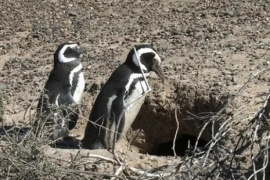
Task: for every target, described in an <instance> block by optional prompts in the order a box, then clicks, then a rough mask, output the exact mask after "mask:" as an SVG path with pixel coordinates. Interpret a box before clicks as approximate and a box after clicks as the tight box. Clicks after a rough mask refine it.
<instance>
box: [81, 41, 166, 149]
mask: <svg viewBox="0 0 270 180" xmlns="http://www.w3.org/2000/svg"><path fill="white" fill-rule="evenodd" d="M135 49H136V50H135ZM160 64H161V58H160V56H159V55H158V53H157V51H156V50H155V49H154V48H153V47H152V46H151V45H145V44H143V45H137V46H135V48H133V49H132V50H131V51H130V52H129V54H128V56H127V58H126V61H125V62H124V63H123V64H121V65H120V66H119V67H118V68H117V69H116V70H115V71H114V72H113V73H112V75H111V77H110V78H109V80H108V81H107V82H106V83H105V85H104V86H103V88H102V89H101V91H100V93H99V95H98V96H97V98H96V101H95V103H94V106H93V109H92V111H91V114H90V117H89V121H88V124H87V127H86V130H85V133H84V138H83V140H82V145H83V148H86V149H113V147H114V145H115V143H116V142H117V141H118V140H119V138H120V137H121V135H125V133H126V132H127V130H128V129H129V128H130V126H131V124H132V123H133V121H134V119H135V118H136V116H137V114H138V112H139V110H140V108H141V106H142V104H143V103H144V100H145V95H146V93H147V92H148V91H149V90H150V89H149V88H150V87H149V85H148V82H147V76H149V72H150V71H154V72H155V73H156V74H157V75H158V76H159V77H160V78H161V79H162V80H164V75H163V71H162V69H161V66H160Z"/></svg>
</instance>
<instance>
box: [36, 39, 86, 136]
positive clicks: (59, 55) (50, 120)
mask: <svg viewBox="0 0 270 180" xmlns="http://www.w3.org/2000/svg"><path fill="white" fill-rule="evenodd" d="M82 52H83V49H82V48H81V47H79V45H78V44H74V43H63V44H61V45H59V46H58V48H57V50H56V51H55V53H54V66H53V69H52V71H51V72H50V75H49V79H48V80H47V82H46V84H45V87H44V90H43V92H42V94H41V96H40V98H39V101H38V105H37V114H38V117H39V118H37V121H36V122H35V124H34V126H35V128H36V131H35V133H40V132H41V131H42V129H43V127H44V125H45V127H46V126H47V127H49V133H50V135H51V138H52V139H53V140H57V139H61V138H64V137H66V136H67V135H68V132H69V130H71V129H73V128H74V127H75V125H76V123H77V119H78V113H79V107H78V105H79V104H80V102H81V99H82V96H83V91H84V88H85V80H84V75H83V70H82V68H83V67H82V63H81V60H80V54H81V53H82Z"/></svg>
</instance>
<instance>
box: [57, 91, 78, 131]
mask: <svg viewBox="0 0 270 180" xmlns="http://www.w3.org/2000/svg"><path fill="white" fill-rule="evenodd" d="M62 92H63V93H62V94H61V95H60V97H59V99H58V103H59V105H60V106H62V108H63V115H64V117H65V118H67V120H68V121H69V122H68V129H69V130H71V129H73V128H74V127H75V126H76V124H77V121H78V118H79V108H78V105H77V104H76V103H75V101H74V100H73V97H72V95H71V87H68V88H66V87H65V88H63V90H62Z"/></svg>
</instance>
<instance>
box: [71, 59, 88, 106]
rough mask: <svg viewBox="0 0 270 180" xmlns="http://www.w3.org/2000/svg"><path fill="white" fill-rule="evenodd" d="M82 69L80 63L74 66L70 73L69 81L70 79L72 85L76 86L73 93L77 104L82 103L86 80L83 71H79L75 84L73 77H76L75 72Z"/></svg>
mask: <svg viewBox="0 0 270 180" xmlns="http://www.w3.org/2000/svg"><path fill="white" fill-rule="evenodd" d="M81 70H82V64H79V65H78V66H77V67H76V68H74V69H73V70H72V71H71V72H70V75H69V81H70V84H71V86H72V87H73V86H76V87H75V91H74V93H73V100H74V101H75V103H76V104H79V103H80V101H81V99H82V95H83V91H84V87H85V80H84V75H83V72H80V73H79V77H78V82H77V84H74V82H73V79H74V76H75V74H76V73H78V72H79V71H81Z"/></svg>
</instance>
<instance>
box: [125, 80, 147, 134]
mask: <svg viewBox="0 0 270 180" xmlns="http://www.w3.org/2000/svg"><path fill="white" fill-rule="evenodd" d="M146 92H147V85H146V83H145V81H138V82H137V83H136V84H135V89H134V90H132V93H131V94H130V95H129V96H128V97H127V98H126V100H125V101H124V104H125V107H126V110H125V125H124V129H123V132H122V134H125V133H126V132H127V130H128V129H129V128H130V126H131V124H132V123H133V121H134V120H135V118H136V117H137V115H138V113H139V111H140V109H141V107H142V105H143V103H144V100H145V95H146Z"/></svg>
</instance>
